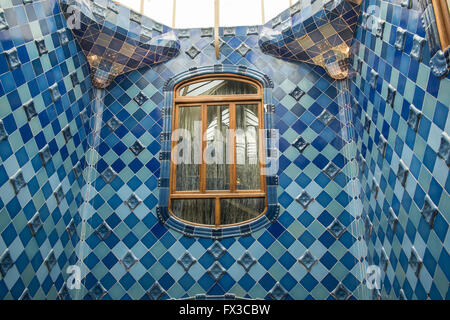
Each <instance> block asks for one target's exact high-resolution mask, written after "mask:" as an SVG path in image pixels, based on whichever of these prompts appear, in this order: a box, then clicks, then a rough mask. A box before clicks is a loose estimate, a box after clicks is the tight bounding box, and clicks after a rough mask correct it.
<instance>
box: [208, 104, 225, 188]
mask: <svg viewBox="0 0 450 320" xmlns="http://www.w3.org/2000/svg"><path fill="white" fill-rule="evenodd" d="M229 127H230V108H229V107H228V106H208V108H207V124H206V150H205V155H206V156H205V162H206V164H207V165H206V190H228V189H230V173H229V172H230V170H229V165H228V164H227V161H226V154H227V150H228V140H229V139H228V135H227V130H228V129H229Z"/></svg>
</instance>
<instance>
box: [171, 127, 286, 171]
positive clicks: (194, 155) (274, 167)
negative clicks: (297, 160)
mask: <svg viewBox="0 0 450 320" xmlns="http://www.w3.org/2000/svg"><path fill="white" fill-rule="evenodd" d="M172 141H175V142H176V144H175V146H174V147H173V149H172V156H171V160H172V162H173V163H174V164H177V165H180V164H202V163H206V164H207V165H212V164H229V165H232V164H237V165H255V164H260V165H261V175H267V176H271V175H276V174H277V173H278V167H279V166H278V150H279V148H278V147H279V132H278V130H274V129H256V128H254V127H251V128H248V129H247V130H243V129H236V130H235V129H227V130H226V131H225V132H222V131H220V130H206V132H205V134H204V135H203V136H202V122H201V121H195V122H194V126H193V130H187V129H176V130H174V131H173V133H172ZM232 141H235V142H236V143H235V145H236V148H234V147H233V145H234V144H233V143H230V142H232ZM203 143H205V145H206V147H205V148H203ZM266 146H270V147H269V148H267V147H266ZM263 148H264V149H265V152H258V150H262V149H263ZM202 150H203V151H202Z"/></svg>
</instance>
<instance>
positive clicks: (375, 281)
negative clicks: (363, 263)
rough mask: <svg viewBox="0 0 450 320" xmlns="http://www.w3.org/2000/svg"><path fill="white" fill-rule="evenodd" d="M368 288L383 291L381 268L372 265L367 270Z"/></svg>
mask: <svg viewBox="0 0 450 320" xmlns="http://www.w3.org/2000/svg"><path fill="white" fill-rule="evenodd" d="M366 286H367V288H368V289H370V290H373V289H378V290H379V289H381V268H380V267H379V266H376V265H370V266H368V267H367V269H366Z"/></svg>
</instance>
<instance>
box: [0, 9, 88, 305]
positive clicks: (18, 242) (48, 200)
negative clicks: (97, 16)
mask: <svg viewBox="0 0 450 320" xmlns="http://www.w3.org/2000/svg"><path fill="white" fill-rule="evenodd" d="M0 7H1V11H0V12H1V15H2V17H4V19H3V20H2V21H1V24H2V25H3V27H1V28H0V29H1V31H0V51H1V53H0V299H15V300H17V299H30V298H32V299H57V298H58V294H59V292H60V291H61V288H63V283H64V280H65V278H66V277H67V275H66V272H65V270H66V267H67V266H68V265H69V264H73V263H75V262H76V257H75V255H74V248H75V247H76V245H77V243H78V236H77V234H76V232H75V229H76V227H77V225H78V224H79V214H78V208H79V206H80V204H81V203H82V201H83V200H82V197H81V188H82V187H83V185H84V180H83V177H82V176H81V173H82V167H83V166H84V162H85V160H84V155H85V151H86V146H87V141H86V138H87V135H88V134H89V131H90V129H89V127H90V126H89V123H88V120H89V119H88V116H89V114H90V100H91V98H90V94H91V93H92V92H91V91H92V87H91V82H90V80H89V68H88V65H87V63H86V59H85V57H84V56H83V54H82V53H81V52H80V51H79V49H78V48H77V46H76V43H75V41H74V39H73V37H72V36H71V34H70V32H67V29H66V22H65V19H64V17H63V16H62V15H61V14H60V13H59V12H58V11H57V10H56V11H55V10H54V9H55V4H54V2H53V1H34V2H32V3H31V2H28V3H27V4H25V5H24V2H22V1H16V0H14V1H4V0H2V1H0ZM63 34H65V39H66V40H65V41H64V43H62V42H61V41H60V39H61V35H63Z"/></svg>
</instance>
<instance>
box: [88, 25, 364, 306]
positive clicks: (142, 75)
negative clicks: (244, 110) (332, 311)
mask: <svg viewBox="0 0 450 320" xmlns="http://www.w3.org/2000/svg"><path fill="white" fill-rule="evenodd" d="M252 30H253V31H252ZM177 33H178V35H179V38H180V41H181V54H180V55H179V56H178V57H176V58H174V59H172V60H170V61H169V62H167V63H165V64H161V65H158V66H155V67H152V68H151V69H150V68H148V69H142V70H139V71H135V72H132V73H130V74H126V75H123V76H119V77H118V78H116V80H115V81H114V83H113V84H112V85H111V86H110V87H109V88H108V89H107V91H106V93H105V99H104V102H105V109H104V111H103V127H102V129H101V142H100V144H99V146H98V153H99V156H100V160H99V161H98V163H96V168H97V171H98V173H99V175H98V177H97V180H96V181H95V183H93V186H94V187H95V189H96V190H97V192H98V194H95V195H94V194H92V195H91V196H92V197H93V200H92V202H91V203H92V205H93V207H94V208H95V210H91V212H92V215H90V216H89V219H88V228H87V235H86V237H87V238H86V248H85V249H86V258H85V259H84V263H85V264H86V266H87V268H88V274H87V275H86V281H85V282H84V283H83V285H84V286H85V288H86V291H85V292H86V296H85V298H100V297H101V298H104V299H141V298H144V299H145V298H147V299H157V298H162V299H167V298H182V297H193V296H196V295H199V294H200V295H201V294H206V295H224V294H233V295H235V296H237V297H247V298H262V299H264V298H268V299H270V298H273V299H281V298H287V299H334V296H333V295H335V296H338V297H340V298H350V299H354V298H357V297H360V296H361V295H362V294H363V293H364V292H363V289H362V288H361V285H360V280H358V277H360V264H359V263H358V261H357V259H356V257H358V258H359V257H361V256H363V257H364V253H363V251H361V250H362V247H361V245H363V243H362V242H361V241H360V242H357V241H356V238H357V237H358V236H359V235H360V234H359V231H358V230H362V228H361V226H360V224H361V221H357V222H355V219H354V218H353V215H352V211H351V210H352V209H351V208H352V205H353V203H352V201H351V199H352V195H351V192H350V191H349V193H350V194H349V193H347V190H349V189H348V188H347V184H348V180H349V174H346V172H347V171H348V170H347V169H348V161H347V157H348V155H347V154H346V153H345V152H344V151H346V149H348V148H349V146H348V145H347V144H345V143H344V141H343V140H342V137H341V126H342V122H345V121H343V120H345V119H341V118H340V115H339V106H338V103H337V96H338V89H337V83H336V81H332V80H330V78H329V77H328V76H327V75H326V73H325V71H324V70H323V69H321V68H320V67H317V66H310V65H307V64H298V63H288V62H283V61H281V60H278V59H276V58H274V57H270V56H267V55H265V54H263V53H262V52H261V50H260V49H259V47H258V44H257V41H258V35H257V33H255V32H254V28H247V27H237V28H232V29H229V28H225V29H221V31H220V33H221V36H222V40H223V42H224V43H223V46H222V47H221V57H220V59H219V60H216V58H215V52H214V47H213V45H212V42H213V38H212V37H211V36H210V35H209V36H205V33H206V34H207V33H208V32H204V34H203V36H202V31H201V30H199V29H193V30H188V31H181V30H180V31H177ZM186 33H187V35H186ZM248 33H250V34H248ZM180 35H182V36H180ZM186 36H187V37H186ZM243 44H245V46H246V47H248V50H239V51H241V53H239V52H238V51H237V50H236V49H237V48H239V47H240V46H242V45H243ZM214 65H222V66H225V67H226V66H238V65H240V66H245V67H248V68H251V69H254V70H257V71H259V72H262V73H264V74H266V75H267V76H268V77H269V78H270V79H271V80H272V81H273V86H274V87H273V89H272V90H271V92H272V102H273V104H274V105H275V115H274V117H275V121H274V124H275V128H276V129H278V130H279V131H280V134H281V139H280V152H281V154H280V170H279V186H278V202H279V203H280V205H281V212H280V217H279V219H278V221H277V222H276V223H274V224H272V225H270V226H269V227H267V228H264V229H262V230H260V231H257V232H255V233H252V234H251V235H250V236H246V237H239V238H227V239H223V240H220V241H214V240H213V239H199V238H191V237H186V236H184V235H182V234H180V233H178V232H175V231H173V230H171V229H168V228H166V227H165V226H163V225H161V224H160V223H159V221H158V219H157V204H158V200H159V189H158V177H159V172H160V160H159V151H160V148H161V147H160V145H161V142H160V134H161V132H162V127H163V115H162V113H161V111H162V109H163V107H169V108H170V107H171V105H170V103H168V102H167V101H166V100H165V96H164V91H163V88H164V84H165V83H166V82H167V81H168V80H169V79H171V78H172V77H174V76H175V75H177V74H179V73H181V72H185V71H189V70H191V71H192V72H193V73H194V69H192V68H199V67H204V66H214ZM220 68H222V67H220ZM220 68H219V67H217V69H220ZM297 88H298V89H300V90H301V92H303V95H302V94H300V95H296V94H295V93H296V92H299V90H298V89H297ZM142 95H144V97H143V96H142ZM137 96H139V99H135V98H136V97H137ZM294 96H296V97H297V98H298V100H296V98H294ZM145 97H146V98H147V99H146V98H145ZM137 100H139V101H144V103H143V104H142V105H139V104H138V103H137ZM324 110H328V112H329V113H330V114H331V116H332V119H331V120H330V121H328V120H327V119H328V114H323V112H324ZM166 112H170V110H168V111H166ZM321 115H322V116H321ZM113 117H115V118H116V119H114V121H113V122H114V123H118V122H119V126H118V127H117V126H115V125H114V126H111V125H110V124H111V122H110V120H111V119H112V118H113ZM341 120H342V121H341ZM112 127H114V129H113V128H112ZM300 135H301V136H302V137H303V139H304V141H305V142H306V143H308V146H307V148H306V149H305V150H303V151H302V152H300V151H299V150H298V149H297V148H295V147H294V146H293V144H294V143H295V142H298V141H297V140H298V138H299V137H300ZM137 141H139V142H140V144H141V145H142V146H143V147H144V150H143V151H142V152H140V153H139V154H138V155H137V156H136V155H135V154H134V153H133V152H132V151H131V150H130V149H129V148H130V147H131V146H133V145H134V144H135V143H136V142H137ZM330 163H332V165H330ZM330 166H334V167H335V168H337V169H338V170H339V172H338V174H337V175H336V177H334V179H331V178H330V177H329V176H328V175H327V172H328V173H330V172H332V171H333V170H331V169H330ZM111 169H112V170H113V171H111ZM327 169H330V170H329V171H327ZM105 170H106V171H107V173H108V176H109V177H111V172H113V174H112V176H113V179H112V181H111V182H109V183H108V182H106V180H110V179H109V178H106V177H102V176H101V175H100V174H101V173H103V172H104V171H105ZM303 190H305V191H306V192H307V193H308V194H309V195H310V196H311V197H312V198H314V199H315V200H314V201H313V202H312V203H310V204H309V206H308V207H307V208H306V209H305V208H303V207H302V205H301V204H300V203H299V202H297V201H296V198H298V197H299V196H300V195H301V194H302V192H303ZM133 194H134V195H135V196H136V197H137V198H138V199H140V200H141V201H142V202H141V203H139V204H138V206H137V207H136V208H135V209H134V210H130V208H129V206H127V204H126V201H127V200H128V199H129V198H130V196H132V195H133ZM335 220H336V221H335ZM105 222H106V224H107V225H105ZM333 232H334V233H333ZM308 252H309V254H310V255H311V256H312V258H311V257H310V256H309V255H308ZM246 253H247V254H249V255H250V260H254V264H251V265H250V266H248V265H247V266H243V265H242V264H241V262H242V261H241V262H239V260H241V258H242V257H243V256H244V255H245V254H246ZM182 258H184V259H182ZM301 258H302V259H301ZM308 258H309V259H308ZM300 259H301V260H302V262H303V263H304V264H305V265H307V267H305V266H304V265H303V264H302V263H301V262H299V260H300ZM308 262H309V263H311V265H310V264H309V263H308ZM246 267H247V268H248V271H246V270H245V268H246ZM308 269H309V270H308Z"/></svg>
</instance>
